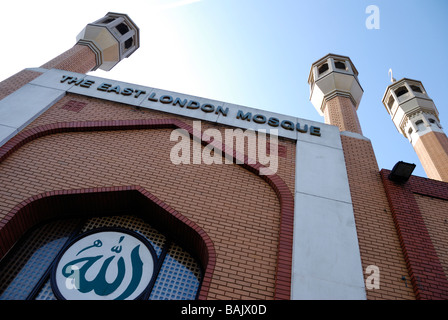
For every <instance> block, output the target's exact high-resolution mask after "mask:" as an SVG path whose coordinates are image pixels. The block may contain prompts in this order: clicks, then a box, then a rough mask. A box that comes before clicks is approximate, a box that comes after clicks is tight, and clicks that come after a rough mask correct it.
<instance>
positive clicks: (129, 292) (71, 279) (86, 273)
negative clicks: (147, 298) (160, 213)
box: [51, 228, 156, 300]
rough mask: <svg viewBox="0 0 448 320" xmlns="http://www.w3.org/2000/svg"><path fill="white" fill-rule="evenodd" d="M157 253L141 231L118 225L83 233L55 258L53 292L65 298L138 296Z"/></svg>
mask: <svg viewBox="0 0 448 320" xmlns="http://www.w3.org/2000/svg"><path fill="white" fill-rule="evenodd" d="M155 261H156V255H155V251H154V248H153V247H152V245H151V244H150V243H149V242H148V241H147V240H146V239H145V238H144V237H143V236H141V235H140V234H138V233H136V232H133V231H129V230H125V229H119V228H101V229H95V230H92V231H90V232H86V233H84V234H82V235H80V236H79V237H77V238H76V239H75V240H74V241H72V242H71V243H70V244H69V245H68V246H67V247H66V248H65V249H64V250H63V251H62V252H61V254H60V255H59V257H58V258H57V259H56V263H55V265H54V267H53V272H52V276H51V285H52V288H53V292H54V293H55V295H56V297H57V298H58V299H65V300H130V299H138V298H140V297H141V295H142V294H143V293H144V292H145V290H146V289H147V288H148V287H149V285H150V284H151V282H152V280H153V276H154V266H155Z"/></svg>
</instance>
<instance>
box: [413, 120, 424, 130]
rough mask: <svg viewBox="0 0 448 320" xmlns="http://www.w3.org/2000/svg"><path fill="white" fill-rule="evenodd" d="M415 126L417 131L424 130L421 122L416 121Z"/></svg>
mask: <svg viewBox="0 0 448 320" xmlns="http://www.w3.org/2000/svg"><path fill="white" fill-rule="evenodd" d="M415 125H416V126H417V130H425V127H424V123H423V120H417V121H416V122H415Z"/></svg>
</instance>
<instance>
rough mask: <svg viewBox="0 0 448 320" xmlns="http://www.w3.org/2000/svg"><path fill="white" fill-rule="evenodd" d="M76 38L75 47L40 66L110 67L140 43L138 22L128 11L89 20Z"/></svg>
mask: <svg viewBox="0 0 448 320" xmlns="http://www.w3.org/2000/svg"><path fill="white" fill-rule="evenodd" d="M76 40H77V42H76V44H75V46H74V47H73V48H71V49H70V50H68V51H66V52H64V53H63V54H61V55H59V56H58V57H56V58H54V59H53V60H51V61H49V62H47V63H46V64H44V65H42V66H41V67H42V68H46V69H51V68H55V69H62V70H67V71H74V72H79V73H87V72H88V71H93V70H96V69H98V68H99V69H101V70H105V71H109V70H111V69H112V68H113V67H114V66H115V65H116V64H117V63H118V62H120V61H121V60H122V59H124V58H127V57H129V56H130V55H131V54H132V53H134V51H135V50H137V49H138V48H139V45H140V38H139V29H138V27H137V26H136V25H135V23H134V22H133V21H132V20H131V19H130V18H129V17H128V16H127V15H126V14H122V13H114V12H109V13H107V14H106V15H105V16H104V17H102V18H101V19H99V20H97V21H95V22H93V23H89V24H88V25H87V26H86V27H85V28H84V29H83V30H82V31H81V32H80V33H79V34H78V36H77V37H76Z"/></svg>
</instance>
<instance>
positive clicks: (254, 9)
mask: <svg viewBox="0 0 448 320" xmlns="http://www.w3.org/2000/svg"><path fill="white" fill-rule="evenodd" d="M72 5H73V6H72ZM369 5H376V6H377V7H378V8H379V10H380V11H379V12H380V16H379V18H380V29H367V28H366V25H365V21H366V19H367V18H368V16H369V15H370V14H368V13H366V8H367V6H369ZM68 6H70V9H69V10H68ZM109 11H113V12H122V13H127V14H128V15H129V16H130V17H131V19H133V20H134V22H135V23H136V24H137V25H138V26H139V28H140V32H141V47H140V49H139V50H137V51H136V52H135V53H134V54H133V55H132V56H131V57H130V58H128V59H126V60H124V61H122V62H120V64H119V65H117V66H116V67H115V68H114V69H112V70H111V71H110V72H103V71H96V72H93V73H92V75H95V76H99V77H105V78H110V79H116V80H120V81H126V82H130V83H135V84H141V85H144V86H150V87H156V88H160V89H165V90H169V91H176V92H180V93H186V94H191V95H196V96H200V97H205V98H210V99H213V100H220V101H224V102H229V103H234V104H239V105H244V106H249V107H254V108H259V109H262V110H269V111H273V112H278V113H283V114H287V115H292V116H297V117H300V118H304V119H309V120H315V121H320V122H323V121H324V120H323V118H322V117H321V116H319V115H318V113H317V111H316V110H315V109H314V107H313V105H312V104H311V102H310V101H309V87H308V83H307V78H308V74H309V71H310V67H311V64H312V63H313V62H314V61H316V60H318V59H320V58H321V57H323V56H324V55H326V54H327V53H335V54H341V55H346V56H349V57H350V58H351V59H352V61H353V63H354V64H355V66H356V68H357V69H358V71H359V81H360V83H361V86H362V87H363V89H364V95H363V98H362V100H361V104H360V107H359V109H358V115H359V119H360V122H361V126H362V130H363V133H364V135H365V136H366V137H368V138H369V139H371V141H372V143H373V146H374V149H375V153H376V156H377V160H378V165H379V168H380V169H381V168H386V169H391V168H392V167H393V165H394V164H395V163H396V162H398V161H400V160H402V161H406V162H412V163H415V164H417V168H416V169H415V171H414V174H415V175H418V176H423V177H426V174H425V173H424V171H423V168H422V167H421V165H420V162H419V160H418V158H417V156H416V155H415V152H414V150H413V149H412V146H411V145H410V143H409V142H408V141H407V139H405V138H404V137H403V136H401V135H400V134H399V133H398V131H397V130H396V129H395V127H394V125H393V123H392V121H391V119H390V116H389V115H388V114H387V112H386V110H385V108H384V106H383V104H382V103H381V98H382V96H383V94H384V92H385V89H386V87H387V86H388V85H389V84H390V78H389V76H388V70H389V68H392V70H393V74H394V77H395V78H396V79H397V80H399V79H401V78H404V77H407V78H411V79H416V80H420V81H422V82H423V85H424V86H425V89H426V90H427V92H428V94H429V96H430V97H431V98H432V99H433V100H434V102H435V104H436V106H437V108H438V110H439V113H440V120H441V124H442V126H444V128H445V130H446V127H445V126H448V106H447V104H448V103H447V102H446V101H447V100H446V99H444V97H443V94H444V92H445V90H447V88H448V77H445V76H444V75H445V74H447V73H446V72H445V69H446V68H448V59H447V58H448V1H445V0H427V1H415V0H394V1H391V0H368V1H366V0H339V1H331V0H313V1H298V0H145V1H135V0H134V1H132V0H129V1H122V0H121V1H115V0H110V1H99V0H95V1H91V0H90V1H86V0H78V1H75V2H61V1H54V0H53V1H50V0H42V1H24V0H16V1H9V2H8V3H6V4H2V12H3V13H7V14H6V15H5V16H3V17H2V19H1V21H0V26H1V30H9V31H8V33H6V34H7V38H4V39H3V42H2V50H1V53H0V58H1V59H0V64H1V65H0V67H1V68H0V70H2V72H1V74H0V80H3V79H4V78H6V77H8V76H10V75H12V74H14V73H15V72H18V71H20V70H22V69H24V68H28V67H38V66H40V65H42V64H43V63H45V62H46V61H48V60H50V59H51V58H53V57H55V56H56V55H58V54H60V53H62V52H63V51H65V50H67V49H69V48H71V47H72V46H73V45H74V43H75V38H76V35H77V34H78V33H79V32H80V31H81V30H82V29H83V27H84V26H85V25H86V24H87V23H90V22H93V21H95V20H97V19H99V18H101V17H102V16H104V15H105V14H106V13H107V12H109ZM4 34H5V33H4ZM29 48H32V50H31V52H32V54H31V55H30V50H29ZM5 49H6V50H5Z"/></svg>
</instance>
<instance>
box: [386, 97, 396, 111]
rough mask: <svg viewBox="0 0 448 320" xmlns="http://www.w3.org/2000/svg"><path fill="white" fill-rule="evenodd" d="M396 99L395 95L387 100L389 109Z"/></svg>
mask: <svg viewBox="0 0 448 320" xmlns="http://www.w3.org/2000/svg"><path fill="white" fill-rule="evenodd" d="M394 102H395V99H394V97H393V96H390V97H389V100H388V101H387V105H388V106H389V109H392V106H393V105H394Z"/></svg>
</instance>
